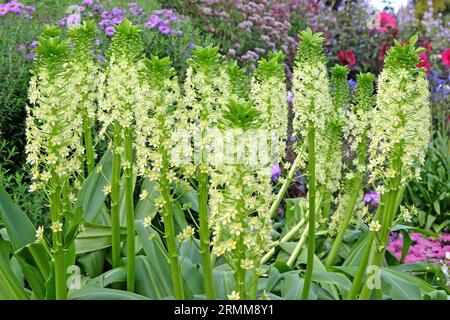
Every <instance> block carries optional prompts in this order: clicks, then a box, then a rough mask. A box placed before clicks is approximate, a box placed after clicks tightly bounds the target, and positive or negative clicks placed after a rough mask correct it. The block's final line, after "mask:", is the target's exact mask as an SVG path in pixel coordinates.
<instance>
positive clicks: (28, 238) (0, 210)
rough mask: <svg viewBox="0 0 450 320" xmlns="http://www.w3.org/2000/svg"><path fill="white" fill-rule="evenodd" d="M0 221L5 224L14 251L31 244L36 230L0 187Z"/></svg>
mask: <svg viewBox="0 0 450 320" xmlns="http://www.w3.org/2000/svg"><path fill="white" fill-rule="evenodd" d="M0 220H1V221H2V222H3V223H4V224H5V226H6V230H7V231H8V236H9V239H10V241H11V245H12V247H13V249H14V251H16V250H19V249H20V248H22V247H25V246H26V245H27V244H30V243H33V242H34V240H35V239H36V238H35V236H36V230H35V228H34V226H33V224H32V223H31V221H30V219H28V217H27V215H26V214H25V213H24V212H23V211H22V210H21V209H20V208H19V207H18V206H17V205H16V204H15V203H14V202H13V201H12V199H11V198H10V197H9V195H8V194H7V193H6V191H5V189H4V188H3V187H2V186H0Z"/></svg>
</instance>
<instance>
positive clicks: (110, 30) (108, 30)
mask: <svg viewBox="0 0 450 320" xmlns="http://www.w3.org/2000/svg"><path fill="white" fill-rule="evenodd" d="M114 32H116V29H114V27H113V26H109V27H106V29H105V33H106V35H107V36H108V37H111V36H112V35H113V34H114Z"/></svg>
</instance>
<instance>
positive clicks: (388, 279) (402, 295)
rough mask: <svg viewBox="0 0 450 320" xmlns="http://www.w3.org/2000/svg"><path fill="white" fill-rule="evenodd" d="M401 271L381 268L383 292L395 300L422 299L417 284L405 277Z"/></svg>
mask: <svg viewBox="0 0 450 320" xmlns="http://www.w3.org/2000/svg"><path fill="white" fill-rule="evenodd" d="M403 275H404V274H402V273H401V272H398V271H393V270H390V269H388V268H381V271H380V277H381V288H382V290H383V293H384V294H386V295H388V296H389V297H391V298H392V299H393V300H421V299H422V295H421V293H420V289H419V287H418V285H417V284H415V283H414V282H412V281H409V279H405V277H404V276H403Z"/></svg>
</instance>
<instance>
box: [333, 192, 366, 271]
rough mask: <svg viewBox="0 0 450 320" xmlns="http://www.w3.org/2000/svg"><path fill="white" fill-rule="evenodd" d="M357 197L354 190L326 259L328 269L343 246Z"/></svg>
mask: <svg viewBox="0 0 450 320" xmlns="http://www.w3.org/2000/svg"><path fill="white" fill-rule="evenodd" d="M357 198H358V193H356V192H353V193H352V194H351V195H350V201H349V204H348V207H347V209H346V210H345V212H344V218H343V220H342V223H341V225H340V227H339V231H338V234H337V235H336V238H335V239H334V242H333V246H332V247H331V250H330V253H329V254H328V257H327V260H326V261H325V267H326V268H327V269H329V268H330V267H331V266H332V265H333V263H334V259H335V257H336V255H337V253H338V251H339V248H340V247H341V244H342V240H343V239H344V235H345V233H346V232H347V228H348V226H349V224H350V220H351V218H352V214H353V208H354V207H355V203H356V200H357Z"/></svg>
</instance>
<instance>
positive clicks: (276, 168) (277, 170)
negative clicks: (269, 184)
mask: <svg viewBox="0 0 450 320" xmlns="http://www.w3.org/2000/svg"><path fill="white" fill-rule="evenodd" d="M271 173H272V181H273V182H276V181H278V179H279V178H280V176H281V167H280V165H279V164H278V163H274V164H273V165H272V168H271Z"/></svg>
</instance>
